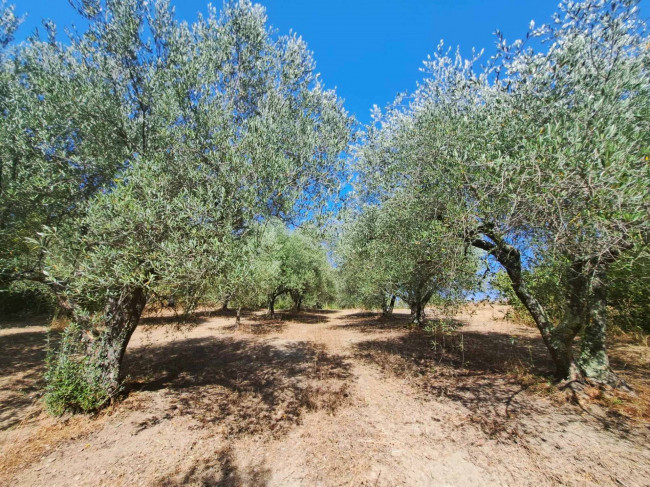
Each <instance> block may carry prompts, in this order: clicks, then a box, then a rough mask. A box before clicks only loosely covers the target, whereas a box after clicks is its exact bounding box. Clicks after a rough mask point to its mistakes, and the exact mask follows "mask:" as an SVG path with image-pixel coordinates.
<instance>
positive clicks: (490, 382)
mask: <svg viewBox="0 0 650 487" xmlns="http://www.w3.org/2000/svg"><path fill="white" fill-rule="evenodd" d="M355 355H356V356H357V357H358V358H361V359H363V360H366V361H370V362H372V363H375V364H377V365H379V366H380V367H381V368H382V370H384V371H385V372H387V373H391V374H394V375H397V376H399V377H401V378H404V379H405V380H407V381H409V382H411V383H413V384H414V385H415V386H416V388H417V389H418V390H420V391H422V392H423V393H424V394H425V396H434V397H436V396H437V397H446V398H448V399H450V400H452V401H454V402H457V403H459V404H461V405H462V406H463V407H464V408H466V409H467V410H468V411H469V412H470V414H469V417H468V420H469V421H470V422H473V423H476V424H478V425H479V426H480V427H481V429H483V431H484V432H485V433H486V434H488V435H489V436H490V437H493V436H494V437H500V436H504V437H513V436H517V435H518V430H517V428H518V425H519V421H518V419H520V418H523V417H525V418H526V421H527V422H528V423H531V422H532V423H535V422H539V423H540V424H541V423H545V422H547V421H548V422H549V424H551V425H553V424H556V422H557V418H556V419H555V420H554V421H549V420H548V416H547V413H549V412H550V411H551V410H549V409H548V404H547V403H546V402H544V401H540V400H535V398H534V397H531V395H529V394H522V393H524V392H525V391H527V390H528V389H529V388H534V387H536V386H539V385H542V384H546V385H547V384H549V383H550V382H552V371H553V364H552V362H551V360H550V357H549V356H548V352H547V350H546V348H545V347H544V344H543V342H542V340H541V338H533V337H525V336H512V335H509V334H507V333H499V332H462V328H459V329H457V330H456V331H453V332H446V333H441V332H438V333H436V332H434V333H426V332H424V331H423V330H419V329H417V330H411V331H410V332H407V333H405V334H403V335H401V336H399V337H391V338H384V339H376V340H368V341H365V342H361V343H359V344H357V346H356V353H355ZM552 411H553V413H557V414H560V415H561V414H564V413H562V412H560V411H559V410H557V408H554V409H553V410H552ZM585 412H586V411H585ZM566 413H567V414H574V413H575V411H566ZM594 419H596V420H597V421H598V422H599V423H600V425H601V426H602V428H603V429H607V430H611V431H614V432H615V433H617V434H618V435H619V436H621V437H626V438H628V439H629V437H630V436H629V435H630V434H631V429H630V425H629V423H628V421H626V420H624V418H614V417H605V418H603V417H594Z"/></svg>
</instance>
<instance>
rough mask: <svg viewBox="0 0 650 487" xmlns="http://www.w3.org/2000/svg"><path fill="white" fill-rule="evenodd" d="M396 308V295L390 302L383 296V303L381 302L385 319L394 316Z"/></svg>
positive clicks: (392, 296)
mask: <svg viewBox="0 0 650 487" xmlns="http://www.w3.org/2000/svg"><path fill="white" fill-rule="evenodd" d="M394 308H395V295H391V297H390V301H389V300H388V299H387V297H386V295H383V296H382V302H381V314H382V316H384V317H388V316H392V314H393V309H394Z"/></svg>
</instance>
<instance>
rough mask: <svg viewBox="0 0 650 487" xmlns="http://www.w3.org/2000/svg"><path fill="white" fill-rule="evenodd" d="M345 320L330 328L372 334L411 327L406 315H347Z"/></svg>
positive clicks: (364, 313) (409, 317) (409, 318)
mask: <svg viewBox="0 0 650 487" xmlns="http://www.w3.org/2000/svg"><path fill="white" fill-rule="evenodd" d="M345 320H346V321H345V322H344V323H342V324H336V325H334V326H333V327H332V328H340V329H348V330H357V331H361V332H364V333H373V332H377V331H378V330H403V329H406V328H410V327H412V324H411V316H410V315H409V314H407V313H395V314H393V315H391V316H382V315H381V313H366V312H362V313H353V314H350V315H347V316H346V317H345Z"/></svg>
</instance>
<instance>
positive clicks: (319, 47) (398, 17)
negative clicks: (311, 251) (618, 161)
mask: <svg viewBox="0 0 650 487" xmlns="http://www.w3.org/2000/svg"><path fill="white" fill-rule="evenodd" d="M648 2H650V0H643V1H642V4H641V5H642V13H643V15H644V16H647V14H648V12H649V11H650V10H649V9H648V8H647V5H646V4H647V3H648ZM10 3H15V4H16V9H17V12H18V13H27V14H28V18H27V20H26V21H25V23H24V24H23V26H22V28H21V31H20V37H25V36H26V35H27V34H28V33H30V32H31V31H32V30H33V29H34V28H35V27H37V26H39V25H40V19H41V18H50V19H52V20H54V21H55V22H56V24H57V25H58V26H59V27H60V31H62V30H63V29H62V28H61V27H63V26H64V25H70V24H71V23H75V22H78V20H79V19H78V17H76V15H75V13H74V11H73V10H72V8H71V7H70V6H69V4H68V2H67V0H13V1H11V2H10ZM172 3H173V4H174V5H175V6H176V13H177V17H179V18H181V19H185V20H188V21H192V20H194V19H195V18H196V13H197V12H199V11H205V7H206V5H207V3H208V0H175V1H174V0H172ZM213 3H214V5H217V6H219V5H221V0H213ZM260 3H262V4H263V5H265V6H266V8H267V13H268V17H269V22H270V23H271V25H273V26H274V27H276V28H277V29H278V30H279V32H280V33H287V32H288V31H289V30H290V29H293V30H294V31H295V32H297V33H298V34H300V35H301V36H302V37H303V38H304V39H305V40H306V41H307V43H308V45H309V47H310V49H311V50H312V51H314V56H315V58H316V62H317V64H318V70H319V71H320V72H321V73H322V76H323V80H324V81H325V83H326V85H327V86H328V87H334V86H335V87H336V88H337V91H338V93H339V96H341V97H343V98H344V99H345V102H346V103H345V104H346V107H347V109H348V110H349V111H350V112H351V113H353V114H355V115H356V116H357V118H358V119H359V120H360V121H362V122H364V123H365V122H368V121H369V118H370V117H369V113H370V108H371V107H372V105H373V104H377V105H380V106H384V105H386V104H387V103H389V102H390V101H392V100H393V99H394V98H395V95H396V94H397V93H398V92H402V91H405V90H412V89H413V88H414V87H415V82H416V80H417V79H418V78H419V77H420V72H419V71H418V69H419V68H420V66H421V62H422V60H423V59H424V58H425V57H426V55H427V54H428V53H432V52H433V51H434V50H435V48H436V46H437V44H438V42H439V41H440V39H444V40H445V43H446V44H448V45H452V46H456V45H460V46H461V48H462V49H463V52H465V53H469V51H470V49H471V48H472V47H476V48H478V49H481V48H485V49H486V52H487V53H490V52H491V50H492V48H493V45H494V36H493V35H492V34H493V32H494V30H495V29H497V28H498V29H500V30H501V31H502V32H504V34H505V35H506V37H507V38H508V39H509V40H514V39H516V38H519V37H521V36H522V35H524V34H525V32H526V29H527V27H528V23H529V22H530V20H533V19H534V20H535V22H536V23H537V24H541V23H544V22H548V21H549V20H550V17H551V15H552V13H553V12H555V11H556V9H557V8H556V7H557V3H558V0H402V1H399V0H392V1H390V0H267V1H261V2H260Z"/></svg>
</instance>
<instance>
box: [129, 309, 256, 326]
mask: <svg viewBox="0 0 650 487" xmlns="http://www.w3.org/2000/svg"><path fill="white" fill-rule="evenodd" d="M236 316H237V311H236V310H231V309H228V310H202V311H195V312H193V313H189V314H187V315H184V314H183V313H174V312H173V311H164V310H163V311H158V312H149V313H148V314H147V315H146V316H143V317H142V318H141V319H140V325H142V326H163V325H179V324H180V325H190V326H191V325H200V324H202V323H205V322H207V321H209V320H210V319H211V318H224V317H226V318H228V317H232V318H235V317H236ZM241 316H242V318H246V317H249V316H253V311H250V310H242V311H241Z"/></svg>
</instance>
